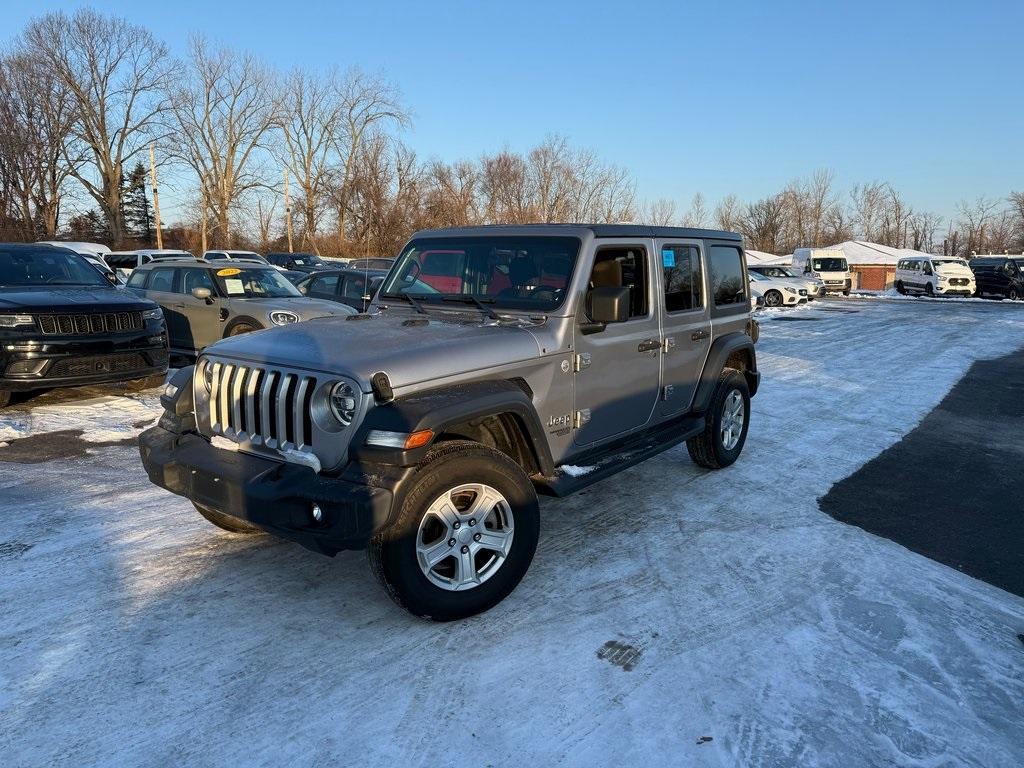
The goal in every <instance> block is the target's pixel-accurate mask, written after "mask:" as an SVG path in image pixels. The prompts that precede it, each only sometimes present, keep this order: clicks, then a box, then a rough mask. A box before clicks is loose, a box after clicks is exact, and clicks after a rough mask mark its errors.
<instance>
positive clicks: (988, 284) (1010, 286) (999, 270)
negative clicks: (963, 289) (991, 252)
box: [967, 256, 1024, 301]
mask: <svg viewBox="0 0 1024 768" xmlns="http://www.w3.org/2000/svg"><path fill="white" fill-rule="evenodd" d="M967 264H968V266H969V267H970V269H971V272H973V273H974V280H975V284H976V291H977V294H978V295H979V296H1002V297H1003V298H1006V299H1012V300H1014V301H1016V300H1018V299H1020V298H1022V297H1024V258H1014V257H1013V256H977V257H975V258H973V259H971V260H970V261H969V262H967Z"/></svg>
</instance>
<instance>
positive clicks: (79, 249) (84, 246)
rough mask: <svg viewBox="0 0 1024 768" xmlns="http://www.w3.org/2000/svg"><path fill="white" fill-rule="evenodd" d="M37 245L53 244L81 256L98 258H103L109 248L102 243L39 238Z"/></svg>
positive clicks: (108, 251)
mask: <svg viewBox="0 0 1024 768" xmlns="http://www.w3.org/2000/svg"><path fill="white" fill-rule="evenodd" d="M39 245H53V246H56V247H58V248H67V249H68V250H71V251H74V252H75V253H79V254H81V255H83V256H94V257H97V258H99V259H103V258H104V257H105V256H106V255H107V254H108V253H110V248H108V247H107V246H105V245H103V244H102V243H83V242H79V241H75V240H40V241H39Z"/></svg>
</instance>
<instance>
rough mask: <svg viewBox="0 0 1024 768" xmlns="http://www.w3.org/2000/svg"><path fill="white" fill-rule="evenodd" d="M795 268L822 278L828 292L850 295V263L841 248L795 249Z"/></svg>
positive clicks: (805, 273)
mask: <svg viewBox="0 0 1024 768" xmlns="http://www.w3.org/2000/svg"><path fill="white" fill-rule="evenodd" d="M793 269H795V270H797V271H798V272H800V273H802V274H804V275H807V276H808V277H816V278H818V279H819V280H821V282H823V283H824V284H825V292H826V293H841V294H843V296H849V295H850V287H851V285H852V284H853V281H852V280H851V278H850V265H849V264H848V263H847V261H846V256H845V255H844V254H843V252H842V250H840V249H839V248H797V249H796V250H795V251H793Z"/></svg>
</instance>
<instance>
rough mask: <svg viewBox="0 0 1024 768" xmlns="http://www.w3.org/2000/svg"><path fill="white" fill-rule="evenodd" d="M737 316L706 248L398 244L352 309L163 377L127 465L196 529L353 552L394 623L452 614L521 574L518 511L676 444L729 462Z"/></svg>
mask: <svg viewBox="0 0 1024 768" xmlns="http://www.w3.org/2000/svg"><path fill="white" fill-rule="evenodd" d="M435 255H443V258H442V259H434V258H433V257H434V256H435ZM431 265H432V266H431ZM425 266H431V269H430V274H425V269H424V268H425ZM442 271H443V272H444V274H443V275H442V274H441V273H442ZM426 277H430V279H431V280H433V281H434V282H435V283H436V282H439V281H440V280H441V279H442V278H443V279H444V280H445V281H448V282H446V285H447V286H448V289H446V290H443V291H442V290H439V289H438V288H437V287H436V285H434V284H431V283H430V282H428V281H427V280H426V279H425V278H426ZM749 302H750V296H749V291H748V285H747V275H746V268H745V263H744V258H743V242H742V238H741V237H740V236H739V235H736V234H732V233H728V232H715V231H711V230H702V229H685V228H676V227H648V226H630V225H592V226H570V225H521V226H500V227H498V226H496V227H475V228H465V229H449V230H435V231H426V232H419V233H417V234H415V235H414V236H413V238H412V240H411V241H410V242H409V243H408V245H406V247H405V248H404V249H403V251H402V255H401V256H400V257H399V259H398V262H397V263H396V264H395V266H394V268H393V269H392V270H391V271H390V272H389V274H388V277H387V278H386V279H385V281H384V285H383V286H381V290H380V292H379V293H378V294H377V296H376V298H375V299H374V303H373V305H372V306H371V311H370V313H369V314H361V315H355V316H353V317H350V318H348V320H349V322H345V323H338V322H335V321H321V320H315V321H312V322H309V323H304V324H302V325H297V326H296V325H293V326H288V327H284V328H274V329H271V330H269V331H266V332H264V333H258V334H250V335H247V336H242V337H240V338H232V339H225V340H224V341H221V342H218V343H217V344H214V345H213V346H211V347H209V348H208V349H207V350H206V351H205V352H204V353H203V355H202V356H201V357H200V358H199V360H198V362H197V364H196V366H194V367H188V368H183V369H181V370H180V371H178V373H177V374H176V376H175V377H174V379H173V380H172V382H171V385H170V386H169V388H168V394H167V395H166V396H165V397H164V400H163V404H164V407H165V409H166V410H165V413H164V416H163V417H162V419H161V420H160V424H159V426H157V427H154V428H151V429H149V430H147V431H146V432H145V433H143V435H142V437H141V439H140V453H141V456H142V461H143V464H144V466H145V468H146V472H147V473H148V475H149V477H150V479H151V480H152V481H153V482H154V483H156V484H157V485H160V486H162V487H164V488H166V489H168V490H170V491H172V492H174V493H177V494H180V495H182V496H185V497H187V498H189V499H191V500H192V502H193V504H194V505H195V507H196V509H197V510H198V512H199V513H200V514H201V515H202V516H204V517H205V518H206V519H207V520H209V521H210V522H212V523H213V524H214V525H217V526H220V527H221V528H224V529H225V530H228V531H233V532H236V533H258V532H261V531H270V532H272V533H275V534H276V535H278V536H281V537H283V538H286V539H291V540H293V541H296V542H298V543H300V544H302V545H304V546H306V547H308V548H310V549H312V550H315V551H317V552H320V553H323V554H328V555H330V554H334V553H336V552H338V551H340V550H343V549H352V548H368V549H369V555H370V564H371V567H372V568H373V570H374V571H375V572H376V574H377V575H378V576H379V578H380V579H381V581H382V582H383V583H384V584H385V585H386V588H387V591H388V593H389V594H390V595H391V596H392V597H393V598H394V599H395V600H396V601H397V602H398V603H399V604H400V605H402V606H404V607H405V608H407V609H408V610H409V611H411V612H412V613H414V614H416V615H419V616H425V617H430V618H432V619H435V620H449V619H458V618H462V617H465V616H469V615H472V614H474V613H478V612H480V611H484V610H487V609H488V608H490V607H492V606H493V605H495V604H496V603H498V602H499V601H500V600H502V599H503V598H504V597H506V596H507V595H508V594H509V593H510V592H511V591H512V590H513V589H514V588H515V586H516V584H517V583H518V582H519V580H520V579H521V578H522V577H523V574H524V573H525V572H526V570H527V568H528V567H529V565H530V561H531V560H532V558H533V554H534V550H535V549H536V546H537V537H538V532H539V526H540V517H539V514H540V511H539V508H538V503H537V493H538V492H540V493H547V494H552V495H555V496H564V495H566V494H569V493H572V492H574V491H577V490H580V489H582V488H585V487H587V486H589V485H591V484H593V483H595V482H597V481H598V480H601V479H604V478H607V477H609V476H611V475H613V474H615V473H616V472H619V471H620V470H622V469H625V468H626V467H629V466H631V465H633V464H636V463H638V462H640V461H643V460H644V459H646V458H648V457H650V456H652V455H654V454H656V453H658V452H660V451H663V450H665V449H667V448H669V447H671V446H674V445H678V444H679V443H682V442H686V444H687V448H688V450H689V454H690V456H691V458H692V459H693V460H694V461H695V462H696V463H697V464H699V465H700V466H703V467H708V468H713V469H715V468H720V467H726V466H729V465H730V464H732V463H733V462H734V461H736V459H737V458H738V457H739V455H740V452H741V451H742V449H743V444H744V441H745V440H746V436H747V426H748V423H749V415H750V397H751V395H753V394H754V393H755V392H756V391H757V387H758V382H759V380H760V378H759V373H758V370H757V363H756V358H755V354H754V343H753V340H752V339H751V337H750V336H749V335H748V333H747V330H748V328H749V327H750V325H749V321H750V318H751V314H750V303H749ZM342 326H343V327H342ZM257 403H258V404H259V405H258V407H257ZM215 444H216V445H215ZM218 445H219V446H225V445H226V446H230V447H231V448H233V449H234V450H231V451H226V450H222V448H220V447H217V446H218ZM629 524H630V525H634V524H637V521H636V520H633V521H632V522H630V523H629ZM640 524H642V522H641V523H640Z"/></svg>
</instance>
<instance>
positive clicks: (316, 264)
mask: <svg viewBox="0 0 1024 768" xmlns="http://www.w3.org/2000/svg"><path fill="white" fill-rule="evenodd" d="M266 258H267V261H269V262H270V263H271V264H273V265H274V266H275V267H284V268H285V269H288V270H291V271H293V272H305V273H306V274H307V275H308V274H309V273H310V272H318V271H320V270H321V269H330V268H331V265H330V264H328V263H327V262H326V261H324V260H323V259H321V258H320V257H319V256H317V255H316V254H315V253H268V254H267V256H266Z"/></svg>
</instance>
